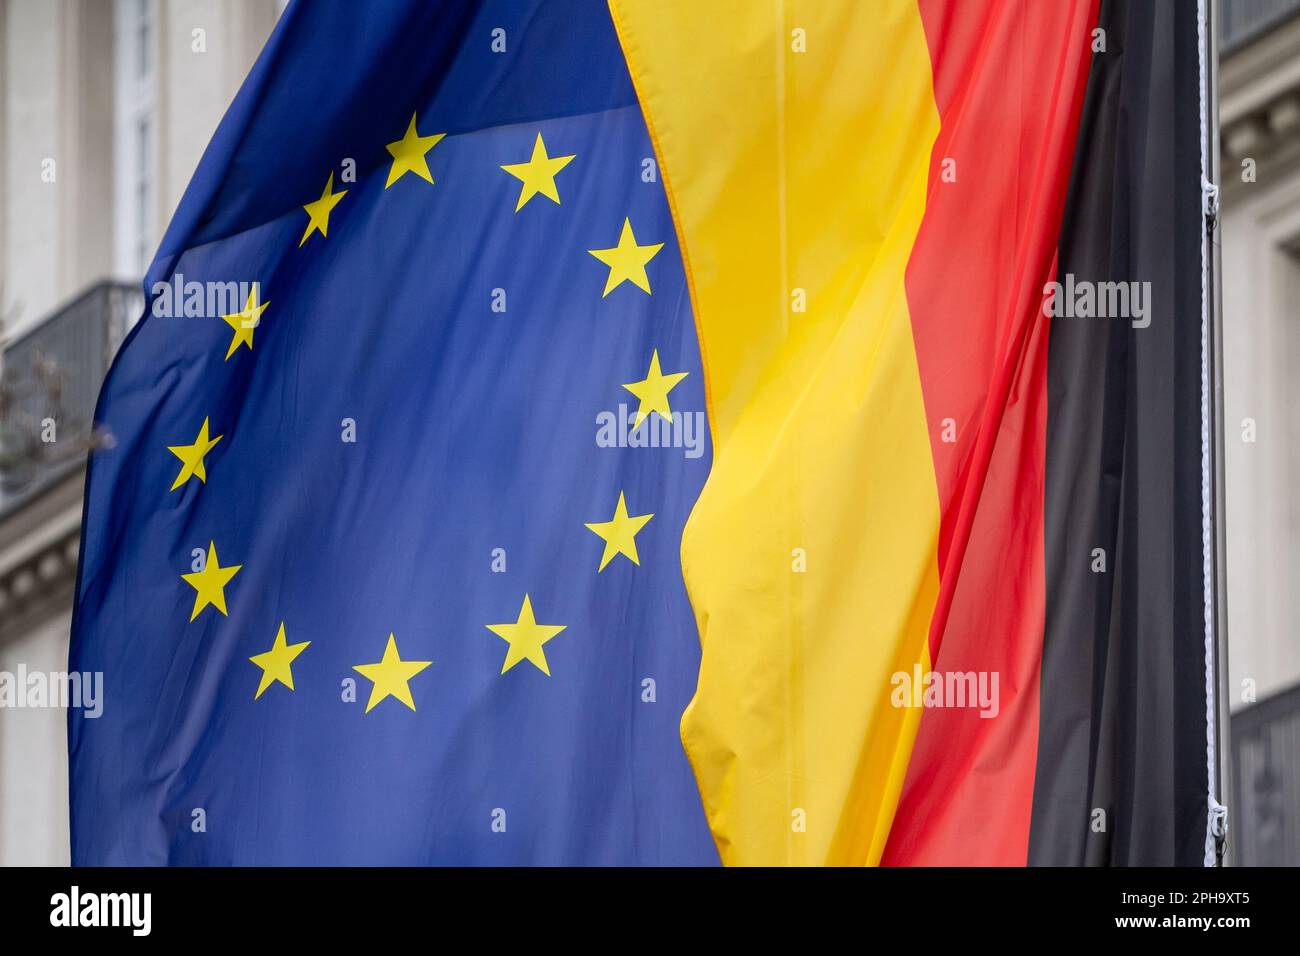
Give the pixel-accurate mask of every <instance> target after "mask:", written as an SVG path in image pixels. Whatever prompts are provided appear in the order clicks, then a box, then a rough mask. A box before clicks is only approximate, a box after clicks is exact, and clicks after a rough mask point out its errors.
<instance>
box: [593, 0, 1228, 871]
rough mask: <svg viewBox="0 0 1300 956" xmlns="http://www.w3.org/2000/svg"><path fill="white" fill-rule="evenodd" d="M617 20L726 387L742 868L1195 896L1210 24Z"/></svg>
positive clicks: (701, 585)
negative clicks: (1190, 891)
mask: <svg viewBox="0 0 1300 956" xmlns="http://www.w3.org/2000/svg"><path fill="white" fill-rule="evenodd" d="M611 8H612V10H613V13H614V20H615V26H616V28H617V30H618V33H619V38H620V41H621V43H622V46H623V49H624V52H625V54H626V56H627V59H628V63H629V66H630V70H631V73H632V78H633V82H634V84H635V86H636V89H637V93H638V96H639V98H640V101H641V105H642V109H643V111H644V113H645V116H646V121H647V125H648V127H649V129H650V132H651V136H652V137H653V140H654V143H655V147H656V152H657V154H658V156H659V157H660V161H661V162H662V166H663V175H664V181H665V185H666V189H667V192H668V196H669V201H670V204H671V206H672V210H673V215H674V221H675V223H676V226H677V229H678V238H679V244H680V246H681V250H682V256H683V260H684V263H685V267H686V272H687V276H688V281H689V284H690V289H691V296H692V300H693V303H694V305H695V314H696V324H697V331H698V335H699V340H700V349H701V354H702V357H703V364H704V370H705V375H706V379H707V389H708V411H709V421H710V425H711V427H712V430H713V436H714V440H715V460H714V464H713V468H712V471H711V473H710V476H709V480H708V482H707V484H706V485H705V487H704V489H703V492H702V493H701V495H700V497H699V500H698V502H697V503H696V505H695V508H694V511H693V512H692V514H691V517H690V520H689V522H688V523H687V525H686V528H685V531H684V534H683V539H682V562H683V569H684V574H685V577H686V582H687V586H688V590H689V593H690V597H691V601H692V604H693V606H694V610H695V614H696V619H697V623H698V626H699V631H700V638H701V642H702V662H701V666H700V676H699V685H698V688H697V691H696V693H695V696H694V699H693V700H692V702H691V704H690V706H689V707H688V708H687V710H686V713H685V715H684V717H683V720H682V738H683V741H684V743H685V746H686V750H687V752H688V754H689V756H690V759H691V761H692V765H693V768H694V771H695V774H696V777H697V780H698V782H699V784H700V788H701V792H702V795H703V799H704V804H705V811H706V815H707V817H708V820H709V824H710V827H711V829H712V832H713V835H714V838H715V840H716V841H717V844H718V847H719V849H720V852H721V855H722V858H723V860H724V861H725V862H728V863H735V864H772V863H791V864H875V863H884V864H897V865H906V864H968V865H969V864H1006V865H1023V864H1025V863H1027V862H1028V863H1043V864H1085V863H1088V864H1095V863H1110V864H1200V863H1202V862H1204V861H1206V859H1207V858H1208V859H1209V860H1211V861H1212V860H1213V854H1212V844H1211V841H1210V838H1209V837H1208V835H1207V817H1208V811H1207V807H1208V806H1209V804H1210V803H1211V800H1210V791H1211V787H1210V781H1211V779H1212V772H1213V771H1212V765H1213V759H1214V758H1213V713H1212V712H1211V711H1210V710H1209V708H1208V706H1207V686H1209V682H1210V673H1211V671H1210V670H1209V669H1212V659H1211V658H1209V657H1208V656H1207V646H1208V645H1207V623H1206V622H1207V614H1206V591H1205V584H1206V581H1205V571H1204V568H1205V560H1206V550H1205V544H1204V541H1203V534H1202V517H1203V514H1204V513H1205V512H1204V504H1205V503H1204V501H1203V497H1202V478H1203V467H1202V466H1203V461H1202V451H1203V444H1202V423H1203V421H1204V420H1205V419H1204V417H1203V415H1202V398H1203V392H1202V389H1203V381H1202V356H1203V341H1202V335H1203V324H1202V300H1201V296H1202V281H1201V277H1202V239H1203V236H1204V225H1203V220H1202V212H1201V186H1200V183H1201V177H1202V174H1203V170H1202V159H1201V147H1200V143H1201V128H1200V118H1199V117H1200V99H1199V91H1200V89H1201V80H1200V66H1199V63H1200V61H1199V57H1198V50H1199V46H1198V42H1199V41H1198V19H1197V11H1196V7H1195V5H1194V4H1179V3H1174V2H1161V3H1145V2H1140V3H1138V2H1135V3H1129V2H1125V0H1103V2H1101V3H1100V5H1099V4H1098V3H1097V2H1096V0H1061V2H1053V3H1042V2H1032V0H1020V2H1017V0H992V2H987V3H984V2H981V3H972V2H968V0H899V2H889V3H862V2H855V0H846V2H843V3H834V2H828V0H816V2H812V0H809V2H799V0H786V2H778V3H762V4H760V3H752V2H742V0H735V2H726V3H715V4H699V3H696V2H694V0H665V2H663V3H655V4H645V3H637V2H634V0H612V3H611ZM737 542H743V544H744V546H743V549H742V550H740V551H738V550H737ZM954 692H955V693H954ZM956 697H964V698H965V699H964V700H957V699H955V698H956ZM900 703H901V704H902V706H899V705H900ZM918 705H919V706H918ZM1207 749H1208V754H1207Z"/></svg>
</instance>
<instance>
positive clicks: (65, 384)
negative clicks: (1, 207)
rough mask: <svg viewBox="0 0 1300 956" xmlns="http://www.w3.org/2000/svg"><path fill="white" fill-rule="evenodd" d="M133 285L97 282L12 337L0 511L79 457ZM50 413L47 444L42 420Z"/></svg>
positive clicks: (133, 311) (3, 386)
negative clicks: (51, 422)
mask: <svg viewBox="0 0 1300 956" xmlns="http://www.w3.org/2000/svg"><path fill="white" fill-rule="evenodd" d="M142 308H143V296H142V294H141V292H140V290H139V289H138V288H137V287H134V286H130V285H125V284H121V283H111V282H104V283H101V284H99V285H97V286H94V287H93V288H91V289H89V290H88V291H86V292H85V293H83V294H82V295H81V296H80V297H78V298H77V299H74V300H73V301H72V302H70V303H69V304H67V305H66V306H64V307H63V308H61V309H59V310H58V311H57V312H55V313H54V314H53V315H51V316H50V317H49V318H47V319H46V320H45V321H43V322H41V323H39V324H38V325H36V326H35V327H34V328H32V329H30V330H28V331H27V332H25V333H24V334H23V335H21V336H19V337H17V338H15V339H14V340H13V341H12V342H10V343H9V344H8V345H7V346H6V347H5V350H4V357H3V365H0V517H3V516H4V515H5V514H8V513H10V512H12V511H14V510H16V509H17V508H19V507H21V506H22V505H23V504H24V503H25V502H27V501H30V500H31V499H32V498H34V497H36V496H37V495H38V494H39V493H40V492H41V490H42V489H44V488H47V487H49V486H50V485H52V484H54V483H55V482H57V481H59V480H60V479H62V478H63V477H64V476H66V475H68V474H71V473H72V472H73V471H75V470H76V469H77V468H80V467H81V466H82V465H83V464H84V463H85V450H86V448H87V447H88V442H89V441H90V436H91V427H92V425H93V421H92V419H93V417H94V412H95V400H96V398H97V396H98V395H99V387H100V385H101V384H102V383H103V381H104V375H105V373H107V371H108V365H109V362H111V361H112V358H113V354H114V352H116V351H117V347H118V346H119V345H120V344H121V342H122V338H123V337H124V336H125V335H126V330H127V329H128V328H130V326H131V324H132V323H133V322H134V321H135V319H136V318H137V317H138V316H139V314H140V310H141V309H142ZM45 419H53V420H54V426H55V429H56V431H55V437H56V439H57V440H55V441H53V442H48V441H42V438H43V437H48V436H42V434H41V430H42V429H41V422H42V421H43V420H45Z"/></svg>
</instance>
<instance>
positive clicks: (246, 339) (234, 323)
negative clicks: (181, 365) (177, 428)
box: [221, 193, 343, 361]
mask: <svg viewBox="0 0 1300 956" xmlns="http://www.w3.org/2000/svg"><path fill="white" fill-rule="evenodd" d="M339 195H340V196H341V195H343V194H342V193H339ZM257 293H258V288H257V283H256V282H254V283H253V288H252V289H251V290H250V291H249V293H248V302H247V303H246V304H245V305H244V311H243V312H232V313H231V314H230V315H223V316H222V317H221V318H222V320H223V321H224V322H225V323H226V325H228V326H230V327H231V328H232V329H234V330H235V334H234V335H232V336H231V337H230V348H228V349H226V360H227V361H229V360H230V356H232V355H234V354H235V349H237V348H239V347H240V346H241V345H246V346H248V350H249V351H250V352H251V351H252V350H253V329H255V328H257V327H258V325H260V324H261V322H262V313H263V312H265V311H266V307H267V306H268V305H270V304H271V303H270V302H263V303H261V304H260V305H259V304H258V301H257Z"/></svg>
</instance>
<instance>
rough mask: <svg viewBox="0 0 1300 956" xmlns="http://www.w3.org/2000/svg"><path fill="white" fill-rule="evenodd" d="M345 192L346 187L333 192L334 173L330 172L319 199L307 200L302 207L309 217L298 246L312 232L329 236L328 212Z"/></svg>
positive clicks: (346, 192) (299, 246)
mask: <svg viewBox="0 0 1300 956" xmlns="http://www.w3.org/2000/svg"><path fill="white" fill-rule="evenodd" d="M347 194H348V191H347V190H346V189H344V190H341V191H339V192H334V174H333V173H330V178H329V180H328V181H326V183H325V191H324V192H323V193H321V194H320V199H317V200H315V201H314V202H309V203H307V205H305V206H303V207H302V208H303V209H305V210H307V215H308V217H309V219H308V220H307V230H306V231H305V232H304V233H303V234H302V238H301V239H299V240H298V248H300V249H301V248H302V244H303V243H304V242H306V241H307V240H308V239H309V238H310V237H311V234H312V233H313V232H319V233H320V234H321V235H322V236H325V237H326V238H329V228H330V213H331V212H332V211H333V210H334V207H335V206H337V205H338V204H339V200H341V199H342V198H343V197H344V196H346V195H347Z"/></svg>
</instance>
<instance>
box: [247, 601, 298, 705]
mask: <svg viewBox="0 0 1300 956" xmlns="http://www.w3.org/2000/svg"><path fill="white" fill-rule="evenodd" d="M310 644H311V641H303V642H302V643H301V644H286V643H285V641H284V621H281V622H280V630H279V631H277V632H276V635H275V641H274V642H272V644H271V649H270V650H269V651H267V652H266V653H264V654H254V655H253V656H252V657H250V658H249V660H250V661H252V662H253V663H254V664H256V665H257V666H258V667H260V668H262V681H261V683H260V684H258V685H257V693H256V694H254V695H253V700H257V698H259V697H261V696H262V692H263V691H265V690H266V689H267V688H268V687H270V686H271V685H272V684H274V683H275V682H276V681H279V682H280V683H281V684H283V685H284V686H285V687H287V688H289V689H290V690H293V666H292V665H293V660H294V658H295V657H297V656H298V655H299V654H301V653H302V652H303V651H305V650H306V649H307V648H308V646H309V645H310Z"/></svg>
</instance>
